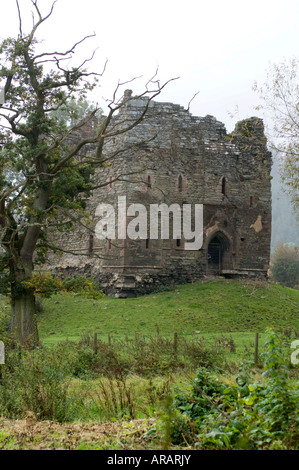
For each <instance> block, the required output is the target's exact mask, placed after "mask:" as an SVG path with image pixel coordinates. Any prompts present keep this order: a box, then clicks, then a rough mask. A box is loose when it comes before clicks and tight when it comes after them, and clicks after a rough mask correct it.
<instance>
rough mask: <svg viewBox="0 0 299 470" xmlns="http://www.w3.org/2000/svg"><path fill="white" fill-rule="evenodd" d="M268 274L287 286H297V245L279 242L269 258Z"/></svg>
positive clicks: (298, 251) (298, 266)
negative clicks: (269, 267) (270, 258)
mask: <svg viewBox="0 0 299 470" xmlns="http://www.w3.org/2000/svg"><path fill="white" fill-rule="evenodd" d="M270 276H271V278H272V279H273V280H274V281H277V282H278V283H279V284H282V285H283V286H287V287H293V288H299V247H298V246H290V245H288V244H287V243H281V244H279V245H278V247H277V248H276V251H275V254H274V257H273V259H272V260H271V269H270Z"/></svg>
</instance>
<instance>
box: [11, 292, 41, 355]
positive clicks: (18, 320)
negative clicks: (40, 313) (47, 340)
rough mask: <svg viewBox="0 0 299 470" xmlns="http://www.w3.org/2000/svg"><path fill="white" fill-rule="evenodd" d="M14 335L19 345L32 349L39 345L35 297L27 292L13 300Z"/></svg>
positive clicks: (12, 327)
mask: <svg viewBox="0 0 299 470" xmlns="http://www.w3.org/2000/svg"><path fill="white" fill-rule="evenodd" d="M12 315H13V316H12V322H11V329H12V333H13V335H14V337H15V339H16V340H17V342H18V343H19V344H21V345H22V346H24V347H26V348H28V349H31V348H34V347H35V346H37V344H38V331H37V323H36V307H35V297H34V293H33V291H32V290H29V289H28V290H27V291H25V290H24V292H22V293H20V294H19V295H17V296H15V297H13V298H12Z"/></svg>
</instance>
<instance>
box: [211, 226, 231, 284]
mask: <svg viewBox="0 0 299 470" xmlns="http://www.w3.org/2000/svg"><path fill="white" fill-rule="evenodd" d="M227 250H228V242H227V240H226V238H224V237H222V236H221V235H219V234H217V235H215V236H214V237H213V238H212V240H211V241H210V243H209V245H208V252H207V274H214V275H216V274H221V270H222V269H223V264H224V263H223V262H224V257H225V253H226V252H227Z"/></svg>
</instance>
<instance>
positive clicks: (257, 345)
mask: <svg viewBox="0 0 299 470" xmlns="http://www.w3.org/2000/svg"><path fill="white" fill-rule="evenodd" d="M258 360H259V334H258V333H256V334H255V345H254V363H255V365H257V363H258Z"/></svg>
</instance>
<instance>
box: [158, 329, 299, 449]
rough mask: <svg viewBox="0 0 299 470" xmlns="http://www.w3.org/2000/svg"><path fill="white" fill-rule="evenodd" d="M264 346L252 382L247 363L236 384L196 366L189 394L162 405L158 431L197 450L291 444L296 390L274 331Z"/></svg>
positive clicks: (295, 432)
mask: <svg viewBox="0 0 299 470" xmlns="http://www.w3.org/2000/svg"><path fill="white" fill-rule="evenodd" d="M266 346H267V352H266V354H265V363H264V369H263V374H262V377H261V379H260V380H259V381H254V380H253V364H250V363H247V364H246V363H243V364H242V365H241V367H240V373H239V375H238V376H237V378H236V384H225V383H222V382H220V381H219V380H218V379H217V378H216V377H215V376H214V375H213V374H212V373H211V372H210V371H209V370H207V369H206V368H202V367H201V368H199V370H198V372H197V375H196V379H195V381H194V383H193V388H192V393H191V394H190V395H185V394H178V395H177V396H176V397H175V398H174V400H173V402H172V403H171V404H169V403H168V405H167V407H166V412H164V414H163V415H162V418H161V420H160V424H159V426H160V432H162V433H164V434H165V433H166V432H168V440H169V442H171V443H174V444H179V443H180V444H182V443H186V442H189V443H190V444H192V445H194V447H195V448H202V449H221V448H227V449H240V448H241V449H259V448H262V449H264V448H269V449H287V448H296V445H297V446H298V437H299V436H298V398H299V394H298V388H295V387H293V386H292V385H291V383H290V381H289V380H288V369H287V368H286V367H285V366H284V364H283V360H282V356H281V349H280V347H279V346H280V345H279V339H278V338H277V337H276V335H275V334H274V333H270V334H269V340H268V342H267V343H266ZM169 416H172V419H171V420H169ZM159 426H158V428H159ZM166 440H167V439H166ZM296 443H297V444H296Z"/></svg>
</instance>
